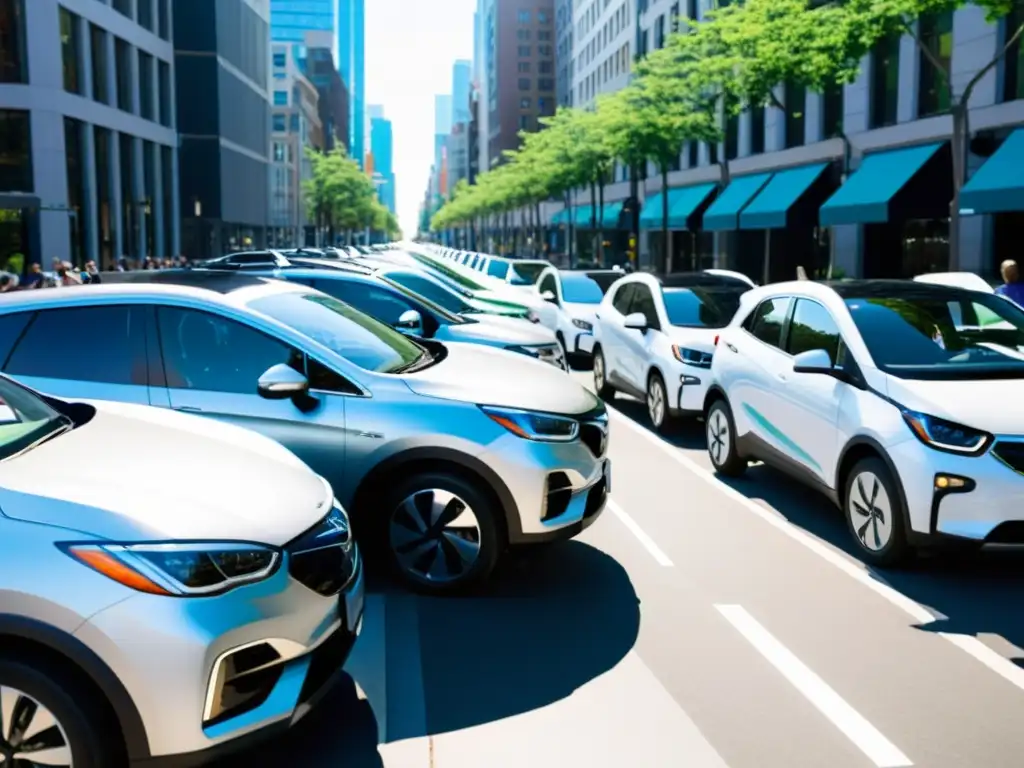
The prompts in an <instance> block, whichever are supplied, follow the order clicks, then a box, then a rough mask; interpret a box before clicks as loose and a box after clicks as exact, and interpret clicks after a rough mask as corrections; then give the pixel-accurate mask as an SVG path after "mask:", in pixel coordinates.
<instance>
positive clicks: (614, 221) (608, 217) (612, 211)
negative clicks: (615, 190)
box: [601, 200, 626, 229]
mask: <svg viewBox="0 0 1024 768" xmlns="http://www.w3.org/2000/svg"><path fill="white" fill-rule="evenodd" d="M625 204H626V201H625V200H619V201H618V202H616V203H605V206H604V208H602V209H601V228H602V229H617V228H618V226H619V219H620V218H621V217H622V206H624V205H625Z"/></svg>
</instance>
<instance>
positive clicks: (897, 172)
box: [818, 142, 953, 227]
mask: <svg viewBox="0 0 1024 768" xmlns="http://www.w3.org/2000/svg"><path fill="white" fill-rule="evenodd" d="M943 148H946V154H947V155H948V145H947V144H946V143H945V142H939V143H937V144H922V145H920V146H916V147H904V148H902V149H891V150H889V151H887V152H877V153H875V154H872V155H868V156H867V157H865V158H864V161H863V162H862V163H861V164H860V168H859V169H857V172H856V173H854V174H853V175H851V176H850V178H848V179H847V180H846V183H845V184H843V186H841V187H840V188H839V189H838V190H836V193H835V194H834V195H832V197H830V198H829V199H828V200H827V201H826V202H825V204H824V205H822V206H821V210H820V211H819V213H818V218H819V221H820V222H821V225H822V226H825V227H831V226H835V225H837V224H879V223H882V222H886V221H889V219H890V217H892V215H893V208H894V207H896V206H894V203H895V202H896V198H897V197H902V196H906V197H907V198H910V200H909V201H908V202H909V203H910V205H911V206H912V207H913V208H914V209H915V210H921V209H922V208H923V206H922V203H923V202H924V199H923V198H925V197H927V198H932V202H933V204H937V202H936V201H935V200H934V198H935V197H936V195H938V198H939V200H941V198H942V197H945V200H946V205H947V207H948V205H949V200H950V198H951V197H952V195H951V194H949V195H947V194H946V190H947V189H948V188H949V187H951V186H952V183H953V181H952V174H951V173H946V174H944V175H945V176H946V179H947V180H946V183H945V184H943V183H942V182H941V180H940V179H939V178H938V176H941V175H943V174H936V178H935V179H929V178H927V177H928V176H931V174H924V175H922V174H923V172H924V171H925V170H926V166H928V165H930V164H932V161H933V160H936V161H937V160H938V159H939V158H940V155H941V154H942V153H940V150H942V149H943ZM919 177H920V178H921V179H922V181H920V182H918V181H917V179H918V178H919ZM912 182H913V183H912ZM911 186H913V187H915V188H916V189H910V187H911ZM937 186H938V187H939V189H936V187H937ZM904 190H906V192H905V195H904V194H901V193H904ZM950 192H951V190H950ZM929 207H932V206H929ZM914 218H916V217H914Z"/></svg>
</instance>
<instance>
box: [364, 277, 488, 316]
mask: <svg viewBox="0 0 1024 768" xmlns="http://www.w3.org/2000/svg"><path fill="white" fill-rule="evenodd" d="M384 274H385V276H386V277H387V278H388V279H389V280H391V281H392V282H395V283H398V284H399V285H404V286H405V287H406V288H408V289H409V290H410V291H412V292H413V293H418V294H419V295H420V296H422V297H423V298H425V299H429V300H430V301H432V302H434V303H435V304H437V305H438V306H440V307H444V308H445V309H446V310H448V311H449V312H453V313H456V314H457V313H459V312H466V311H468V310H470V309H472V307H471V306H470V304H469V303H468V302H466V301H463V299H461V298H460V297H459V295H458V294H457V293H455V292H454V291H453V290H451V289H449V288H446V287H445V286H444V285H441V284H440V283H437V282H435V281H433V280H431V279H430V278H429V277H424V276H423V275H416V274H413V273H411V272H385V273H384Z"/></svg>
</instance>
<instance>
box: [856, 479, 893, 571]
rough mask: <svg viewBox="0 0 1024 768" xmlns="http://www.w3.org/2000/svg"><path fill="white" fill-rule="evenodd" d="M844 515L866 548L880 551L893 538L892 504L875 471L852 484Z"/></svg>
mask: <svg viewBox="0 0 1024 768" xmlns="http://www.w3.org/2000/svg"><path fill="white" fill-rule="evenodd" d="M847 514H848V515H849V516H850V520H851V521H852V522H853V529H854V531H855V532H856V534H857V539H858V541H860V544H861V546H862V547H864V548H865V549H868V550H870V551H872V552H879V551H881V550H883V549H885V547H886V546H887V545H888V544H889V541H890V540H891V539H892V528H893V520H892V504H891V502H890V500H889V494H887V493H886V492H885V486H884V485H882V481H881V480H879V478H878V476H877V475H875V473H874V472H861V473H860V474H859V475H857V477H856V479H855V480H854V482H853V485H852V488H851V493H850V499H849V501H848V502H847Z"/></svg>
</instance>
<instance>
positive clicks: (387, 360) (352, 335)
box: [249, 291, 429, 373]
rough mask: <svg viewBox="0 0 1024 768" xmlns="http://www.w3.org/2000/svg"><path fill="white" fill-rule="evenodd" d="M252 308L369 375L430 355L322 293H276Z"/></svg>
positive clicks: (255, 300)
mask: <svg viewBox="0 0 1024 768" xmlns="http://www.w3.org/2000/svg"><path fill="white" fill-rule="evenodd" d="M249 307H250V308H251V309H254V310H256V311H257V312H262V313H263V314H265V315H267V316H269V317H272V318H273V319H275V320H277V321H278V322H281V323H284V324H285V325H288V326H291V327H292V328H294V329H295V330H297V331H299V332H300V333H302V334H304V335H306V336H308V337H309V338H311V339H313V340H314V341H316V342H318V343H320V344H323V345H324V346H325V347H327V348H328V349H329V350H331V351H332V352H334V353H336V354H338V355H341V356H342V357H344V358H345V359H346V360H348V361H350V362H351V363H353V364H354V365H358V366H359V367H360V368H363V369H364V370H367V371H377V372H378V373H397V372H399V371H401V370H403V369H405V368H407V367H409V366H410V365H413V364H414V363H417V362H420V361H422V360H423V359H424V358H426V357H427V356H428V355H429V352H427V350H426V349H424V348H423V347H421V346H420V345H419V344H416V343H415V342H414V341H412V340H411V339H409V338H408V337H406V336H403V335H402V334H401V333H399V332H398V331H396V330H395V329H393V328H391V327H390V326H387V325H385V324H384V323H381V322H378V321H377V320H374V319H373V318H372V317H370V316H369V315H364V314H363V313H362V312H360V311H359V310H357V309H355V308H354V307H350V306H349V305H348V304H345V303H344V302H341V301H338V300H337V299H335V298H333V297H331V296H327V295H325V294H322V293H304V292H299V291H289V292H288V293H277V294H274V295H272V296H264V297H263V298H259V299H254V300H253V301H251V302H249Z"/></svg>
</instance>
